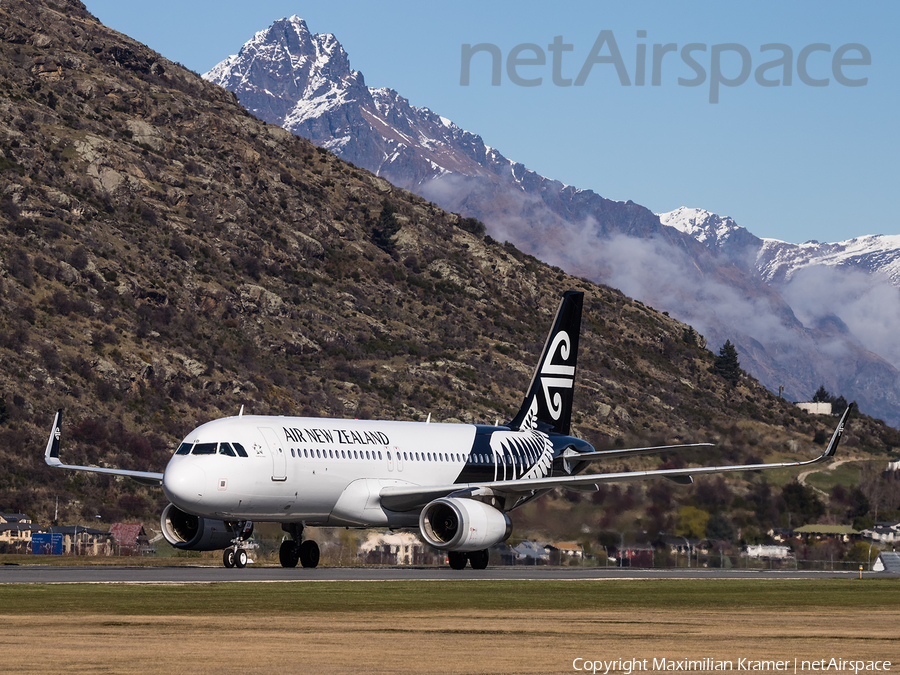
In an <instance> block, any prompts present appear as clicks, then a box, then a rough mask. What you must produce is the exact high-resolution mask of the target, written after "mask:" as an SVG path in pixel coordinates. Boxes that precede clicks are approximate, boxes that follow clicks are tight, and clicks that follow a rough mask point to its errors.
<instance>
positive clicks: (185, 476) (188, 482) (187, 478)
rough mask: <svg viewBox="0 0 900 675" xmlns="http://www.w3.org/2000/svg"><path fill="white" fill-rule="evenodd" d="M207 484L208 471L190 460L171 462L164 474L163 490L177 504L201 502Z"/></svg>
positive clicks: (187, 504) (186, 504) (184, 504)
mask: <svg viewBox="0 0 900 675" xmlns="http://www.w3.org/2000/svg"><path fill="white" fill-rule="evenodd" d="M179 459H180V458H179ZM205 485H206V472H205V471H204V470H203V469H201V468H200V467H199V466H197V465H196V464H195V463H194V462H191V461H190V460H188V461H184V460H181V461H177V462H170V463H169V465H168V466H167V467H166V472H165V473H164V474H163V492H164V493H165V495H166V498H167V499H168V500H169V501H170V502H172V503H173V504H175V506H189V505H191V504H198V503H200V501H201V500H202V499H203V490H204V487H205Z"/></svg>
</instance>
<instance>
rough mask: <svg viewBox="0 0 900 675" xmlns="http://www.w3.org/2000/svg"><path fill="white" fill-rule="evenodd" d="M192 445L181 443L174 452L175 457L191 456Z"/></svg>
mask: <svg viewBox="0 0 900 675" xmlns="http://www.w3.org/2000/svg"><path fill="white" fill-rule="evenodd" d="M193 445H194V444H193V443H182V444H181V445H179V446H178V449H177V450H176V451H175V454H176V455H189V454H191V448H192V447H193Z"/></svg>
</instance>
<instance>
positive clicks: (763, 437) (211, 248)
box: [0, 0, 900, 522]
mask: <svg viewBox="0 0 900 675" xmlns="http://www.w3.org/2000/svg"><path fill="white" fill-rule="evenodd" d="M0 70H2V78H0V177H2V178H0V306H2V312H0V374H2V385H0V508H2V509H3V510H19V509H20V510H23V511H26V512H28V513H31V514H32V515H34V516H35V517H36V518H38V519H39V520H41V521H47V520H49V519H50V518H52V514H53V510H54V502H55V497H58V498H59V513H60V520H61V521H63V522H76V521H78V520H79V519H88V520H91V519H93V517H94V516H95V515H101V516H102V517H103V519H104V520H105V521H107V522H108V521H109V520H115V519H120V518H143V519H145V520H146V521H147V522H152V519H153V518H156V517H158V516H157V514H158V513H159V510H160V509H161V507H162V505H163V497H162V494H161V493H160V491H158V490H152V489H147V488H143V487H140V486H138V485H136V484H134V483H132V482H130V481H127V480H116V479H111V478H108V477H103V476H96V475H90V476H88V475H77V474H71V473H67V472H61V471H54V470H50V469H49V468H48V467H46V466H45V465H44V463H43V457H42V449H43V447H44V443H45V438H46V434H47V432H48V430H49V425H50V422H51V420H52V415H53V412H54V411H55V410H56V409H57V408H64V409H65V410H66V424H65V427H64V442H63V446H64V449H63V454H64V457H65V459H66V460H67V461H70V462H72V463H97V464H100V465H115V466H120V467H125V468H134V469H145V470H161V469H162V468H163V467H164V466H165V463H166V461H167V459H168V457H169V455H170V454H171V452H172V449H173V448H174V447H175V446H176V444H177V443H178V442H179V441H180V440H181V438H182V437H183V436H184V434H186V433H187V432H188V431H189V430H190V429H192V428H193V427H195V426H196V425H198V424H200V423H202V422H204V421H206V420H209V419H211V418H215V417H218V416H221V415H227V414H234V413H236V412H237V411H238V410H239V408H240V406H242V405H243V406H245V409H246V410H247V411H248V412H253V413H272V414H281V413H284V414H302V415H331V416H346V417H381V418H394V419H424V418H425V416H426V415H427V414H429V413H431V414H432V416H433V419H438V420H453V419H457V420H464V421H494V420H495V419H496V418H501V419H505V418H508V417H509V416H510V415H511V414H512V413H513V411H514V410H515V409H516V408H517V406H518V404H519V402H520V400H521V396H522V393H523V391H524V389H525V387H526V386H527V384H528V382H529V380H530V376H531V368H532V365H533V363H534V360H535V359H536V355H537V354H538V352H539V351H540V348H541V346H542V345H543V341H544V337H545V332H546V330H547V327H548V324H549V321H550V319H551V318H552V315H553V312H554V311H555V309H556V306H557V304H558V299H559V296H560V294H561V293H562V292H563V291H564V290H565V289H568V288H580V289H583V290H584V291H585V292H586V302H585V319H584V327H583V335H582V341H581V349H582V357H581V361H580V370H579V376H578V383H577V387H578V399H577V403H576V405H577V410H578V412H577V413H576V418H575V424H574V430H575V432H576V433H578V434H580V435H582V436H584V437H586V438H588V439H590V440H591V441H592V442H593V443H595V444H596V445H597V446H598V447H607V446H612V445H622V444H624V443H662V442H675V441H688V440H696V441H700V440H715V441H718V442H719V443H720V445H719V447H718V449H717V450H716V451H714V452H713V453H712V456H711V458H712V459H713V460H727V461H739V460H742V459H748V458H750V457H759V458H769V457H772V456H779V457H781V456H784V452H785V451H788V452H789V453H793V456H796V457H798V458H800V457H802V458H806V457H810V456H812V455H813V454H814V453H815V452H816V450H815V449H813V447H814V446H812V444H811V441H812V439H813V438H814V436H815V435H816V434H817V433H819V434H824V433H825V432H826V430H829V429H830V428H831V427H832V425H833V420H831V419H827V418H811V417H809V416H807V415H806V414H804V413H801V412H799V411H798V410H797V409H796V408H794V407H793V406H791V405H790V404H788V403H786V402H784V401H782V400H780V399H778V398H776V397H775V396H773V395H772V394H770V393H769V392H767V391H766V390H765V389H764V388H763V387H761V386H760V385H759V384H758V383H757V382H756V381H755V380H753V379H752V378H749V377H746V376H743V377H742V378H741V379H740V381H739V383H738V385H737V386H732V385H731V384H729V382H728V381H726V380H725V379H724V378H722V377H720V376H718V375H716V374H714V373H713V372H711V371H710V365H711V363H712V355H711V353H710V352H709V351H707V350H705V349H702V348H701V346H702V344H703V341H702V338H700V337H699V336H698V335H697V334H696V332H694V331H693V330H692V329H691V328H689V327H688V326H686V325H685V324H683V323H680V322H678V321H676V320H674V319H672V318H670V317H668V316H666V315H664V314H661V313H659V312H657V311H655V310H653V309H651V308H649V307H646V306H644V305H643V304H641V303H639V302H635V301H633V300H631V299H629V298H628V297H626V296H625V295H623V294H622V293H621V292H619V291H616V290H614V289H610V288H607V287H604V286H599V285H596V284H594V283H592V282H589V281H586V280H584V279H579V278H574V277H571V276H568V275H566V274H564V273H563V272H562V271H561V270H560V269H559V268H553V267H550V266H548V265H546V264H544V263H542V262H540V261H538V260H537V259H535V258H533V257H531V256H529V255H526V254H524V253H522V252H521V251H519V250H518V249H516V248H515V247H514V246H512V245H510V244H501V243H499V242H497V241H495V240H494V239H492V238H491V237H487V236H485V235H484V230H483V225H481V223H479V222H478V221H475V220H472V219H464V218H460V217H459V216H458V215H456V214H453V213H447V212H445V211H442V210H441V209H439V208H437V207H436V206H435V205H434V204H432V203H430V202H429V201H427V200H426V199H424V198H422V197H419V196H416V195H413V194H411V193H409V192H406V191H404V190H401V189H398V188H396V187H393V186H392V185H391V184H390V183H388V182H387V181H385V180H383V179H381V178H378V177H375V176H374V175H372V174H371V173H369V172H368V171H365V170H362V169H358V168H356V167H355V166H353V165H351V164H349V163H347V162H345V161H342V160H340V159H338V158H337V157H335V156H334V155H333V154H331V153H330V152H328V151H326V150H324V149H322V148H317V147H315V146H314V145H313V144H312V143H310V142H309V141H306V140H304V139H301V138H298V137H296V136H294V135H292V134H290V133H289V132H287V131H285V130H284V129H281V128H280V127H277V126H274V125H270V124H267V123H266V122H263V121H261V120H259V119H256V118H254V117H253V116H251V115H250V114H249V113H247V112H246V111H245V110H244V109H243V108H242V107H241V106H240V105H239V103H238V101H237V100H236V98H235V96H234V95H233V94H231V93H229V92H227V91H226V90H224V89H222V88H220V87H218V86H215V85H213V84H210V83H207V82H205V81H203V80H202V79H201V78H200V77H199V76H198V75H196V74H194V73H192V72H189V71H187V70H185V69H184V68H182V67H181V66H179V65H177V64H174V63H172V62H170V61H168V60H167V59H165V58H164V57H162V56H160V55H159V54H156V53H154V52H153V51H151V50H149V49H148V48H146V47H145V46H143V45H141V44H138V43H136V42H135V41H133V40H131V39H129V38H127V37H126V36H123V35H121V34H119V33H116V32H115V31H114V30H112V29H110V28H107V27H105V26H103V25H101V24H99V23H98V22H97V21H96V19H94V18H93V17H92V16H91V15H90V14H89V13H88V12H87V11H86V10H85V9H84V7H83V6H82V5H81V4H80V3H78V2H75V1H70V2H66V3H61V2H55V3H54V2H40V1H38V2H25V1H16V0H10V1H8V2H5V3H3V4H2V5H0ZM745 431H746V433H744V432H745ZM895 436H896V435H895V434H894V433H893V432H892V431H891V430H890V429H888V428H886V427H884V426H883V425H881V424H880V423H877V422H875V421H873V420H869V419H868V418H859V419H858V420H855V421H854V426H853V428H852V429H851V431H850V433H849V434H848V436H846V437H845V438H847V445H848V448H849V450H848V452H850V453H867V452H877V453H883V452H885V451H886V450H887V449H888V448H889V447H892V446H894V445H898V444H900V439H897V438H895ZM704 459H709V457H707V458H704ZM641 461H645V462H648V463H650V465H653V464H655V463H658V459H653V458H649V459H642V460H641ZM742 480H744V479H742ZM749 480H754V478H753V477H749ZM686 494H688V495H689V494H691V493H690V492H689V491H688V492H687V493H686Z"/></svg>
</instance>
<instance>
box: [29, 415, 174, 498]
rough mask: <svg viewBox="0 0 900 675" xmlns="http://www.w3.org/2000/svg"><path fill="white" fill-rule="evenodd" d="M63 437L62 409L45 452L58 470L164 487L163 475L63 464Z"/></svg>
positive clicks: (51, 463)
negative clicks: (100, 474)
mask: <svg viewBox="0 0 900 675" xmlns="http://www.w3.org/2000/svg"><path fill="white" fill-rule="evenodd" d="M61 436H62V408H60V409H59V410H57V411H56V417H55V418H54V419H53V430H52V431H51V432H50V438H49V439H47V449H46V451H45V452H44V461H45V462H47V464H49V465H50V466H53V467H56V468H58V469H77V470H79V471H92V472H94V473H105V474H109V475H112V476H127V477H128V478H133V479H134V480H136V481H137V482H139V483H144V484H147V485H162V480H163V474H161V473H156V472H154V471H129V470H128V469H104V468H103V467H99V466H77V465H75V464H63V463H62V461H60V459H59V439H60V437H61Z"/></svg>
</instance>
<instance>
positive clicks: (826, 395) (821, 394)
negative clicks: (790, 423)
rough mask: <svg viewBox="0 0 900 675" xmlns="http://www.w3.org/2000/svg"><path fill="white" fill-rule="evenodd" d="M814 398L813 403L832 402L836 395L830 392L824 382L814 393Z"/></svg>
mask: <svg viewBox="0 0 900 675" xmlns="http://www.w3.org/2000/svg"><path fill="white" fill-rule="evenodd" d="M812 400H813V403H831V402H832V401H834V396H832V395H831V392H829V391H828V390H827V389H826V388H825V385H824V384H823V385H821V386H820V387H819V388H818V389H817V390H816V393H815V394H813V398H812Z"/></svg>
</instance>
